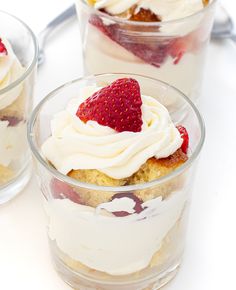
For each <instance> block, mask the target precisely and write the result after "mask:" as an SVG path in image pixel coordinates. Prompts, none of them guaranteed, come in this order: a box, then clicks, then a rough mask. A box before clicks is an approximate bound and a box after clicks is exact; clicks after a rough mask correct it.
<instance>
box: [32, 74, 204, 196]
mask: <svg viewBox="0 0 236 290" xmlns="http://www.w3.org/2000/svg"><path fill="white" fill-rule="evenodd" d="M100 76H101V77H102V76H117V77H119V76H123V77H124V76H127V77H132V76H134V77H135V76H136V77H142V78H145V79H149V80H152V81H155V82H158V83H159V84H162V85H165V86H167V87H168V88H170V89H172V90H175V91H176V92H177V93H178V94H179V95H180V96H181V97H182V98H183V99H184V101H186V102H187V104H188V105H190V107H191V108H192V109H193V112H194V113H195V115H196V117H197V120H198V123H199V127H200V131H201V138H200V141H199V142H198V144H197V146H196V149H195V150H194V151H193V152H192V154H191V156H190V157H189V158H188V160H187V161H186V162H185V163H184V164H183V165H181V166H180V167H179V168H177V169H175V170H174V171H172V172H171V173H169V174H167V175H165V176H162V177H160V178H158V179H155V180H152V181H149V182H146V183H140V184H134V185H123V186H101V185H96V184H90V183H86V182H82V181H78V180H76V179H74V178H71V177H69V176H67V175H64V174H62V173H60V172H59V171H58V170H57V169H55V168H54V167H53V166H51V165H50V164H48V162H47V161H46V160H45V159H44V158H43V157H42V155H41V154H40V153H39V150H38V147H37V146H36V145H35V142H34V137H35V135H34V133H33V131H34V125H35V122H36V119H37V117H38V114H39V112H40V110H41V108H42V107H43V106H44V104H45V103H46V102H47V101H48V100H50V99H51V98H53V97H54V96H55V95H56V94H57V93H58V92H59V91H61V90H62V89H64V88H66V87H69V86H71V85H73V84H75V83H78V82H80V81H83V80H90V79H91V80H92V79H94V77H100ZM27 138H28V142H29V146H30V149H31V151H32V153H33V155H34V157H35V158H36V159H37V161H38V162H39V163H40V164H41V165H42V166H43V167H44V168H45V169H46V170H48V171H49V172H50V173H51V174H52V175H53V176H54V177H56V178H57V179H59V180H61V181H63V182H66V183H68V184H70V185H72V186H75V187H81V188H84V189H89V190H97V191H110V192H128V191H135V190H140V189H146V188H150V187H153V186H156V185H158V184H162V183H164V182H167V181H169V180H170V179H172V178H174V177H176V176H178V175H179V174H181V173H182V172H184V171H185V170H186V169H187V168H188V167H190V165H191V164H192V163H193V162H194V161H195V160H196V159H197V157H198V155H199V153H200V152H201V149H202V147H203V144H204V141H205V124H204V121H203V118H202V116H201V114H200V112H199V111H198V109H197V107H196V106H195V105H194V103H193V102H192V101H191V100H190V99H189V98H188V97H187V96H186V95H185V94H184V93H182V92H181V91H180V90H179V89H177V88H175V87H173V86H172V85H169V84H168V83H166V82H163V81H160V80H158V79H155V78H151V77H147V76H143V75H139V74H133V73H130V74H129V73H104V74H95V75H88V76H84V77H80V78H77V79H74V80H72V81H69V82H66V83H65V84H63V85H61V86H59V87H57V88H56V89H54V90H53V91H52V92H50V93H49V94H47V95H46V97H44V98H43V99H42V100H41V101H40V102H39V103H38V105H37V106H36V107H35V109H34V110H33V112H32V114H31V116H30V119H29V121H28V124H27Z"/></svg>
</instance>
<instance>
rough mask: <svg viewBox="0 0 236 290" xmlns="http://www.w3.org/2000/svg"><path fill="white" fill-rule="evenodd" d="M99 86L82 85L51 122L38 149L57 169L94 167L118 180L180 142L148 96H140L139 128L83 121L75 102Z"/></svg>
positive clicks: (167, 118)
mask: <svg viewBox="0 0 236 290" xmlns="http://www.w3.org/2000/svg"><path fill="white" fill-rule="evenodd" d="M98 89H100V88H97V87H86V88H84V89H83V90H82V91H81V93H80V97H79V98H76V99H72V100H71V101H70V103H69V104H68V106H67V108H66V109H65V110H64V111H62V112H59V113H57V114H56V115H55V116H54V118H53V119H52V121H51V131H52V135H51V136H50V137H49V138H48V139H47V140H46V141H45V142H44V144H43V146H42V152H43V154H44V156H45V157H46V159H47V160H49V161H50V162H51V163H52V164H53V165H54V166H55V167H56V168H57V170H58V171H60V172H61V173H63V174H67V173H68V172H70V171H71V170H72V169H74V170H77V169H97V170H99V171H101V172H103V173H105V174H107V175H108V176H110V177H112V178H115V179H121V178H126V177H129V176H131V175H132V174H133V173H135V172H136V171H138V170H139V168H140V167H141V165H142V164H144V163H145V162H146V161H147V160H148V159H149V158H151V157H154V156H155V157H156V158H165V157H168V156H170V155H171V154H173V153H174V152H175V151H176V150H177V149H178V148H180V147H181V145H182V138H181V136H180V133H179V131H178V130H177V129H176V127H175V125H174V124H173V123H172V121H171V118H170V115H169V112H168V111H167V109H166V108H165V107H164V106H163V105H161V104H160V103H159V102H158V101H157V100H155V99H154V98H152V97H148V96H142V102H143V105H142V108H141V109H142V119H143V125H142V131H141V132H137V133H133V132H121V133H118V132H116V131H115V130H113V129H111V128H109V127H107V126H102V125H99V124H98V123H97V122H95V121H88V122H87V123H84V122H83V121H81V120H80V119H79V118H78V117H77V116H76V111H77V109H78V107H79V105H80V104H81V103H82V102H83V101H84V100H85V99H87V98H88V97H89V96H91V95H92V94H93V93H94V92H95V91H97V90H98Z"/></svg>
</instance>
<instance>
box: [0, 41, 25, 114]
mask: <svg viewBox="0 0 236 290" xmlns="http://www.w3.org/2000/svg"><path fill="white" fill-rule="evenodd" d="M2 41H3V43H4V45H5V46H6V49H7V55H0V91H1V90H2V89H4V88H6V87H7V86H9V85H10V84H11V83H13V82H14V81H16V80H17V79H18V78H19V77H20V76H21V75H22V74H23V73H24V68H23V67H22V65H21V64H20V62H19V60H18V59H17V57H16V55H15V53H14V51H13V50H12V47H11V45H10V43H9V42H8V41H7V40H6V39H5V38H2ZM22 90H23V84H22V83H21V84H19V85H18V86H16V87H14V88H13V89H11V90H9V91H8V92H6V93H4V94H0V110H2V109H4V108H6V107H7V106H9V105H11V104H12V103H13V102H14V101H15V100H16V99H17V98H18V97H19V95H20V94H21V92H22Z"/></svg>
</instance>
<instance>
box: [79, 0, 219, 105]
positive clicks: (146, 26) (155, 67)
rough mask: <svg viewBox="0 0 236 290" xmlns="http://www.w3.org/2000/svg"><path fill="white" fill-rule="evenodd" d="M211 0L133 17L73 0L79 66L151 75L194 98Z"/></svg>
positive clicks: (211, 12)
mask: <svg viewBox="0 0 236 290" xmlns="http://www.w3.org/2000/svg"><path fill="white" fill-rule="evenodd" d="M199 1H201V0H199ZM216 2H217V1H216V0H212V1H211V2H210V4H209V5H208V7H206V8H203V9H202V10H201V11H199V12H197V13H195V14H193V15H191V16H188V17H185V18H182V19H178V20H173V21H165V22H137V21H129V20H124V19H122V18H119V17H114V16H110V15H108V14H106V13H104V12H100V11H97V10H96V9H94V8H93V7H92V6H89V5H88V4H87V1H86V0H76V5H77V12H78V17H79V22H80V31H81V37H82V44H83V58H84V70H85V72H87V73H89V74H99V73H109V72H116V73H122V72H129V73H137V74H141V75H145V76H149V77H154V78H157V79H160V80H162V81H164V82H167V83H168V84H171V85H173V86H174V87H176V88H178V89H179V90H181V91H182V92H184V94H186V95H187V96H188V97H190V98H191V100H193V101H194V102H197V99H198V97H199V95H200V89H201V82H202V77H203V70H204V64H205V58H206V52H207V46H208V42H209V37H210V32H211V28H212V22H213V16H214V10H215V6H216ZM189 5H190V4H189Z"/></svg>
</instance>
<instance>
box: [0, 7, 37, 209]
mask: <svg viewBox="0 0 236 290" xmlns="http://www.w3.org/2000/svg"><path fill="white" fill-rule="evenodd" d="M36 54H37V45H36V42H35V38H34V35H33V34H32V32H31V31H30V29H29V28H28V27H27V26H26V25H25V24H23V23H22V22H21V21H20V20H18V19H16V18H14V17H13V16H10V15H8V14H6V13H3V12H0V135H1V138H0V204H1V203H3V202H6V201H7V200H9V199H10V198H12V197H13V196H14V195H15V194H17V193H18V192H19V191H20V190H21V189H22V188H23V187H24V186H25V184H26V183H27V181H28V179H29V176H30V171H29V169H28V163H29V159H30V154H29V150H28V145H27V137H26V131H27V128H26V122H27V119H28V115H29V113H30V111H31V105H32V94H33V85H34V70H35V65H36Z"/></svg>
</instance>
